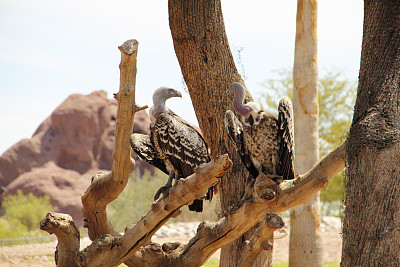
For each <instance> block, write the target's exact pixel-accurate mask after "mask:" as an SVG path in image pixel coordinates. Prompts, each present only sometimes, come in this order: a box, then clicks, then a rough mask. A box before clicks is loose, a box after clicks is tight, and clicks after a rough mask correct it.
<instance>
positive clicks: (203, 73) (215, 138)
mask: <svg viewBox="0 0 400 267" xmlns="http://www.w3.org/2000/svg"><path fill="white" fill-rule="evenodd" d="M169 23H170V28H171V34H172V39H173V42H174V48H175V53H176V56H177V58H178V61H179V64H180V67H181V70H182V74H183V77H184V79H185V82H186V84H187V86H188V89H189V92H190V97H191V100H192V103H193V107H194V110H195V112H196V116H197V119H198V122H199V126H200V128H201V130H202V132H203V133H204V136H205V139H206V141H207V143H208V144H209V146H210V148H211V154H212V156H215V155H221V154H224V153H229V155H230V157H231V158H232V160H233V162H234V167H233V169H232V171H231V172H229V173H228V174H227V175H226V176H224V177H223V178H222V181H221V184H220V187H219V188H220V190H219V191H220V199H221V209H222V210H226V209H228V208H229V207H230V206H232V205H234V204H235V203H237V202H238V201H239V200H240V199H241V197H242V196H243V193H244V188H245V182H246V180H247V178H248V177H249V173H248V172H247V170H246V169H245V168H244V166H243V164H242V163H241V161H240V158H239V157H238V155H237V152H236V150H235V148H234V146H233V144H232V143H231V141H230V140H229V138H228V137H227V134H226V131H225V126H224V115H225V111H226V110H227V109H232V99H231V98H229V99H228V97H227V95H226V93H225V92H226V89H227V88H228V87H229V86H230V85H231V84H232V83H234V82H237V81H240V82H242V83H243V81H242V78H241V77H240V75H239V73H238V71H237V69H236V66H235V63H234V60H233V57H232V54H231V51H230V48H229V44H228V39H227V36H226V33H225V25H224V20H223V16H222V10H221V2H220V0H213V1H195V0H170V1H169ZM247 98H248V99H251V95H250V94H249V92H247ZM254 230H255V228H254V229H253V231H251V232H249V233H246V234H245V235H243V236H242V237H241V238H238V239H237V240H235V241H233V242H232V243H231V244H229V245H227V246H225V247H223V248H222V252H221V261H220V264H221V266H236V264H237V262H238V261H239V260H240V256H241V255H242V252H243V248H244V245H245V241H246V240H248V239H250V237H251V236H252V234H253V232H254ZM260 257H261V258H260V260H259V261H258V262H260V261H261V262H262V263H263V264H264V263H265V262H266V261H267V255H266V253H261V256H260ZM271 259H272V257H271ZM257 266H262V265H257Z"/></svg>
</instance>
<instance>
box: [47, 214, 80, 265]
mask: <svg viewBox="0 0 400 267" xmlns="http://www.w3.org/2000/svg"><path fill="white" fill-rule="evenodd" d="M40 229H41V230H43V231H46V232H48V233H49V234H55V235H56V236H57V239H58V243H57V247H56V251H55V257H54V258H55V262H56V265H57V266H59V267H70V266H77V265H76V263H75V256H76V254H77V253H78V251H79V239H80V233H79V230H78V228H77V227H76V226H75V223H74V221H73V220H72V217H71V216H70V215H68V214H62V213H56V212H49V213H47V215H46V217H45V218H44V219H42V220H41V221H40Z"/></svg>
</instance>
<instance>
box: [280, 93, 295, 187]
mask: <svg viewBox="0 0 400 267" xmlns="http://www.w3.org/2000/svg"><path fill="white" fill-rule="evenodd" d="M278 135H279V136H280V139H281V140H280V146H279V157H280V158H279V162H280V168H279V169H280V171H279V175H281V176H283V177H284V179H294V126H293V108H292V102H291V101H290V98H289V97H287V96H284V97H282V98H281V100H280V101H279V106H278Z"/></svg>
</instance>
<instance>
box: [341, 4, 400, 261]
mask: <svg viewBox="0 0 400 267" xmlns="http://www.w3.org/2000/svg"><path fill="white" fill-rule="evenodd" d="M399 103H400V1H370V0H365V1H364V30H363V43H362V52H361V63H360V73H359V84H358V91H357V100H356V105H355V109H354V116H353V122H352V125H351V128H350V134H349V138H348V141H347V148H346V152H347V156H348V171H347V179H346V180H347V181H346V199H345V213H344V221H343V246H342V247H343V248H342V262H341V266H346V267H347V266H349V267H350V266H400V145H399V138H400V109H399Z"/></svg>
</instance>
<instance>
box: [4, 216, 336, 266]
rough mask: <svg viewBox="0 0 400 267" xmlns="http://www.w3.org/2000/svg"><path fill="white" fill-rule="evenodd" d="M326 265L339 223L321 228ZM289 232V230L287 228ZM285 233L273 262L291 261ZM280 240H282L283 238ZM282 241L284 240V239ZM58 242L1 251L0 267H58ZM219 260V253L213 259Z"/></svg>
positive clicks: (333, 252)
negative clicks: (55, 256)
mask: <svg viewBox="0 0 400 267" xmlns="http://www.w3.org/2000/svg"><path fill="white" fill-rule="evenodd" d="M321 229H322V237H323V246H324V254H325V255H324V256H325V262H333V261H337V262H339V261H340V253H341V246H342V244H341V238H340V233H339V227H338V223H337V222H336V221H335V222H332V221H331V222H327V221H325V222H324V220H323V221H322V224H321ZM285 230H286V231H287V232H289V231H288V229H287V228H286V227H285ZM284 236H285V235H284V234H282V233H277V234H276V239H275V242H274V261H283V262H287V261H288V246H289V236H286V237H284ZM280 237H281V238H280ZM282 237H283V238H282ZM190 238H191V236H189V235H180V236H174V237H162V238H161V237H158V238H157V237H153V242H156V243H164V242H167V241H180V242H187V241H189V239H190ZM56 243H57V242H56V241H55V242H50V243H41V244H28V245H15V246H5V247H0V266H3V267H8V266H32V267H39V266H41V267H42V266H55V264H54V250H55V247H56ZM88 244H90V240H89V239H88V238H87V237H86V238H83V239H82V240H81V249H82V248H84V247H86V246H87V245H88ZM212 257H214V258H219V250H218V251H217V252H216V253H215V254H214V255H213V256H212Z"/></svg>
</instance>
